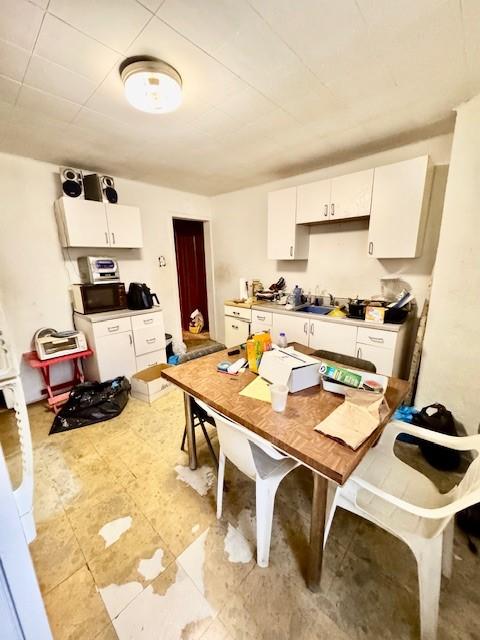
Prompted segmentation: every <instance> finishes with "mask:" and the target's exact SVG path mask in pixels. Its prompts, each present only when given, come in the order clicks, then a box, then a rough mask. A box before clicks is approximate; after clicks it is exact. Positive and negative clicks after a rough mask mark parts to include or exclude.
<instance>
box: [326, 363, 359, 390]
mask: <svg viewBox="0 0 480 640" xmlns="http://www.w3.org/2000/svg"><path fill="white" fill-rule="evenodd" d="M322 373H323V375H325V376H327V378H331V379H332V380H337V382H341V383H343V384H346V385H348V386H349V387H355V388H356V389H357V388H358V387H359V386H360V385H361V384H362V376H361V375H360V374H358V373H354V372H353V371H350V370H349V369H342V368H341V367H334V366H332V365H327V367H326V369H325V370H324V371H323V370H322Z"/></svg>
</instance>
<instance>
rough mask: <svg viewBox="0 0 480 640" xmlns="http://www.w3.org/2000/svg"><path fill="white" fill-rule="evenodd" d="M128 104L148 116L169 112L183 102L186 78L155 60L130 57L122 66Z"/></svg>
mask: <svg viewBox="0 0 480 640" xmlns="http://www.w3.org/2000/svg"><path fill="white" fill-rule="evenodd" d="M120 77H121V78H122V82H123V85H124V87H125V97H126V98H127V100H128V102H129V103H130V104H131V105H132V106H133V107H135V109H139V110H140V111H145V112H147V113H169V112H171V111H175V109H177V108H178V107H179V106H180V104H181V102H182V78H181V77H180V74H179V73H178V71H177V70H176V69H174V68H173V67H171V66H170V65H169V64H167V63H166V62H163V61H162V60H156V59H154V58H129V59H127V60H125V61H124V62H123V63H122V64H121V65H120Z"/></svg>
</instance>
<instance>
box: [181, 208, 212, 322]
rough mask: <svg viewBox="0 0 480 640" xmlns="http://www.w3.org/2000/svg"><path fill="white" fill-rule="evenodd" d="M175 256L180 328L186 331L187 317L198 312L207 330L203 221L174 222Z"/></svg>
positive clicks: (188, 318)
mask: <svg viewBox="0 0 480 640" xmlns="http://www.w3.org/2000/svg"><path fill="white" fill-rule="evenodd" d="M173 230H174V234H175V253H176V256H177V273H178V289H179V292H180V313H181V316H182V328H183V329H185V330H187V329H188V323H189V320H190V314H191V313H192V312H193V311H195V309H199V310H200V311H201V312H202V314H203V318H204V320H205V327H204V331H208V302H207V278H206V272H205V243H204V238H203V222H197V221H196V220H174V221H173Z"/></svg>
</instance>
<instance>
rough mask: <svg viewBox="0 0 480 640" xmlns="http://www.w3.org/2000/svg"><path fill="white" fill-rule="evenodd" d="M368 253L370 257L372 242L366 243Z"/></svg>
mask: <svg viewBox="0 0 480 640" xmlns="http://www.w3.org/2000/svg"><path fill="white" fill-rule="evenodd" d="M368 253H369V254H370V255H372V254H373V242H369V243H368Z"/></svg>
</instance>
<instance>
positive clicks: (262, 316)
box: [252, 309, 273, 326]
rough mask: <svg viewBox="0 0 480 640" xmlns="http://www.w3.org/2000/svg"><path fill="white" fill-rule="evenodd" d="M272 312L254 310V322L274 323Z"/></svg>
mask: <svg viewBox="0 0 480 640" xmlns="http://www.w3.org/2000/svg"><path fill="white" fill-rule="evenodd" d="M272 316H273V314H272V313H269V312H268V311H257V310H255V309H253V310H252V322H258V323H260V324H266V325H270V326H271V324H272Z"/></svg>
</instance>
